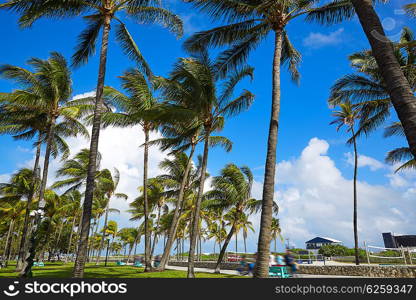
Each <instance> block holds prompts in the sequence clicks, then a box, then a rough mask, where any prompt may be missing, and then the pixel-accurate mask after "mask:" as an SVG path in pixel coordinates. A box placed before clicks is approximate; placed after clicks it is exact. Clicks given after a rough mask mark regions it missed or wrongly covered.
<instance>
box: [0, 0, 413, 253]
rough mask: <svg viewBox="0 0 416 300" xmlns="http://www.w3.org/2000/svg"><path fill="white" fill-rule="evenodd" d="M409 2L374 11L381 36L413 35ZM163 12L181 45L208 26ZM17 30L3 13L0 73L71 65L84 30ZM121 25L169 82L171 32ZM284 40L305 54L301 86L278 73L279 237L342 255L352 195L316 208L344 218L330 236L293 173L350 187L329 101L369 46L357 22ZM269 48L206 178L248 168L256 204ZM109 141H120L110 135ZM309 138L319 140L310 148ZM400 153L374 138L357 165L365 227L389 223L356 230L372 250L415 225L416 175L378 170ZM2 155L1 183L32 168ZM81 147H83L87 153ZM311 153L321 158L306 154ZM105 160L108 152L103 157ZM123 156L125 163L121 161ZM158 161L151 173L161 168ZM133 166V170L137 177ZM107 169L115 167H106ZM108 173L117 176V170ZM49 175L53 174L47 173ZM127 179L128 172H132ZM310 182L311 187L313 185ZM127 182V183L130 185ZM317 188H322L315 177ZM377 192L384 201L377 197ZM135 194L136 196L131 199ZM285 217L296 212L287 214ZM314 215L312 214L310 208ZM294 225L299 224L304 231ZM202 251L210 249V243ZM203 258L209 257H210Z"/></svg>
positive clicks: (177, 52) (88, 80)
mask: <svg viewBox="0 0 416 300" xmlns="http://www.w3.org/2000/svg"><path fill="white" fill-rule="evenodd" d="M407 2H408V1H402V0H399V1H392V3H391V4H389V5H380V6H379V7H378V12H379V14H380V18H381V19H382V21H383V24H384V25H385V29H386V33H387V34H388V35H389V36H391V37H392V38H394V37H395V36H396V35H397V34H398V33H400V28H401V27H402V26H404V25H407V26H410V27H414V22H415V20H411V19H408V18H407V17H406V16H403V15H401V14H400V12H399V11H395V10H396V9H399V8H401V7H402V6H403V5H404V4H405V3H407ZM165 3H167V5H168V6H169V7H171V9H172V10H174V11H175V12H176V13H178V14H179V15H180V16H181V17H182V18H183V20H184V21H185V38H186V37H187V36H189V35H190V34H191V33H192V32H195V31H199V30H203V29H208V28H211V27H212V26H213V24H212V23H211V22H210V20H209V19H208V18H207V17H206V16H205V15H204V14H201V13H198V12H196V11H195V10H193V9H192V8H191V6H190V5H187V4H184V3H182V2H181V1H178V0H176V1H165ZM16 21H17V17H16V15H14V14H11V13H9V12H5V11H1V12H0V25H1V26H0V35H1V36H2V37H3V39H4V42H3V43H2V47H0V63H1V64H4V63H7V64H13V65H19V66H25V62H26V61H27V60H28V59H29V58H30V57H40V58H47V57H48V54H49V52H51V51H58V52H61V53H62V54H63V55H65V56H66V57H67V58H69V57H70V56H71V55H72V53H73V49H74V47H75V45H76V39H77V35H78V34H79V32H80V31H81V30H82V29H83V28H84V23H83V21H82V20H80V19H79V18H74V19H67V20H41V21H39V22H37V23H35V25H34V26H33V27H32V28H30V29H25V30H21V29H19V28H18V26H17V22H16ZM127 23H128V26H129V30H130V32H131V33H132V36H133V37H134V39H135V40H136V42H137V44H138V45H139V47H140V49H141V51H142V53H143V54H144V56H145V57H146V59H147V60H148V63H149V64H150V66H151V67H152V69H153V71H154V73H156V74H158V75H166V74H167V73H168V72H169V71H170V69H171V66H172V64H173V63H174V62H175V60H176V59H177V58H178V57H181V56H185V55H186V54H185V53H184V52H183V50H182V48H181V44H182V41H183V40H177V39H176V38H175V37H174V36H173V35H172V34H170V33H169V32H168V31H167V30H165V29H163V28H161V27H159V26H142V25H137V24H134V23H132V22H130V21H128V22H127ZM288 32H289V36H290V38H291V40H292V42H293V43H294V45H295V47H297V49H298V50H299V51H300V52H301V53H302V54H303V62H302V64H301V68H300V71H301V74H302V78H301V82H300V85H299V86H296V85H295V84H293V83H292V82H291V81H290V77H289V76H288V74H287V72H285V71H284V72H283V75H282V108H281V118H280V132H279V142H278V152H277V156H278V161H279V162H281V161H285V163H283V167H282V168H284V167H285V166H286V169H284V171H283V172H282V173H283V174H286V175H287V176H289V175H290V176H292V177H291V178H281V179H280V177H279V176H280V175H278V178H279V181H280V182H281V184H279V185H277V186H276V191H279V192H278V193H277V195H278V196H277V197H278V198H277V200H278V201H279V203H280V204H281V206H282V214H281V216H280V218H281V222H282V227H283V229H284V231H283V235H284V236H285V237H288V238H290V239H291V240H292V241H294V243H295V244H296V245H297V246H299V247H302V246H303V243H304V241H305V240H306V239H309V238H313V237H314V236H312V235H323V236H331V237H333V238H336V239H341V240H343V241H344V242H345V243H346V244H347V245H351V241H352V234H351V233H350V232H349V230H351V228H349V227H348V226H350V223H349V221H348V220H349V219H350V211H345V210H343V209H344V208H345V209H351V205H350V206H348V205H349V204H350V203H349V202H348V205H347V201H349V200H347V199H350V196H349V193H350V191H349V190H348V189H346V190H343V189H340V190H338V192H339V193H343V197H345V199H346V200H345V201H346V202H345V203H344V204H345V206H344V204H342V205H341V204H336V201H334V203H335V204H334V205H335V206H334V209H332V208H331V207H326V206H325V205H326V204H328V205H331V201H332V200H331V199H325V200H322V199H324V198H325V197H320V199H321V202H322V203H324V204H325V205H324V206H322V211H321V212H322V214H327V216H326V217H327V218H328V219H331V220H333V222H336V220H339V219H340V218H341V219H342V220H345V227H340V228H337V229H335V228H334V229H333V230H332V229H331V228H330V227H329V228H328V226H324V225H323V224H326V223H324V222H321V221H320V216H319V213H318V214H317V215H316V217H313V216H310V215H309V214H308V213H307V212H305V211H304V209H305V210H308V209H311V206H314V202H313V201H312V202H309V201H310V199H309V198H308V197H309V196H308V195H309V194H310V193H309V192H310V191H311V190H314V189H316V190H317V191H319V190H320V188H322V182H316V183H314V184H316V185H315V186H313V187H310V186H308V185H309V183H308V182H306V183H305V184H303V183H301V182H302V180H299V181H298V180H297V179H298V176H299V178H300V177H302V174H307V170H305V169H302V168H300V167H295V166H297V165H299V163H300V162H302V161H305V159H306V158H305V157H309V158H311V160H314V162H315V163H317V165H316V167H317V169H316V170H315V171H314V172H316V173H317V174H318V173H320V172H321V173H325V172H328V173H327V174H331V172H332V171H334V172H335V173H336V174H338V173H337V172H339V174H338V175H339V176H340V177H339V179H340V181H342V183H340V181H338V184H344V183H345V184H346V188H347V187H348V188H349V187H350V185H349V182H350V181H349V180H350V179H351V178H352V167H351V164H349V163H348V159H347V158H348V157H347V155H348V154H347V153H348V152H350V151H351V148H350V147H348V146H346V145H345V140H346V139H347V136H346V135H345V134H344V133H342V132H336V130H335V128H334V126H330V125H329V122H330V121H331V119H332V118H331V111H330V110H329V108H328V106H327V104H326V100H327V97H328V93H329V89H330V87H331V85H332V84H333V83H334V81H335V80H336V79H338V78H340V77H341V76H343V75H345V74H348V73H350V72H351V71H352V70H351V68H350V67H349V62H348V59H347V57H348V55H350V54H351V53H354V52H356V51H360V50H363V49H367V48H368V42H367V40H366V39H365V36H364V34H363V32H362V30H361V27H360V24H359V22H358V20H356V19H354V20H351V21H349V22H344V23H342V24H339V25H336V26H331V27H323V26H320V25H316V24H305V23H304V22H303V20H301V19H300V20H298V21H295V22H294V23H293V24H290V25H289V26H288ZM272 46H273V40H272V37H271V36H269V38H268V39H267V40H266V41H265V42H263V43H262V45H261V46H260V47H259V48H258V49H257V50H256V51H254V52H253V53H252V55H251V57H250V59H249V64H250V65H252V66H254V67H255V78H254V81H253V82H249V81H246V82H244V83H243V84H242V85H241V88H246V89H248V90H250V91H251V92H253V93H254V94H255V95H256V100H255V103H254V104H253V106H252V107H251V108H250V110H249V111H248V112H245V113H243V114H241V115H240V116H238V117H235V118H233V119H230V120H228V121H227V123H226V126H225V129H224V131H223V132H222V135H225V136H227V137H229V138H230V139H231V140H232V141H233V142H234V148H233V151H232V152H231V153H228V154H225V153H224V151H223V150H221V149H214V150H213V151H212V152H211V154H210V159H209V172H210V173H211V174H212V175H216V174H217V173H218V171H219V170H220V168H222V167H223V166H224V165H225V164H226V163H229V162H234V163H236V164H237V165H243V164H245V165H248V166H249V167H251V168H252V169H253V172H254V173H255V176H256V181H257V183H258V186H257V190H256V191H254V194H255V196H257V197H260V196H261V182H262V180H263V172H264V168H263V166H264V162H265V161H264V160H265V150H266V141H267V130H268V124H269V114H270V100H271V62H272V51H273V49H272ZM129 67H134V63H132V62H131V61H129V60H128V59H127V58H126V57H124V55H123V54H122V53H121V51H120V49H119V46H118V45H117V43H116V42H115V41H114V39H112V41H111V43H110V48H109V60H108V69H107V70H108V72H107V77H106V84H107V85H111V86H114V87H119V80H118V79H117V76H119V75H121V73H122V72H123V71H124V70H126V69H127V68H129ZM97 70H98V60H97V55H96V56H94V57H92V58H91V59H90V61H89V63H88V64H87V65H85V66H82V67H80V68H78V69H76V70H74V71H73V81H74V95H78V94H83V93H87V92H91V91H93V90H94V89H95V85H96V73H97ZM11 89H13V85H12V84H11V83H10V82H7V81H5V80H2V79H0V91H2V92H3V91H10V90H11ZM117 132H122V131H117ZM113 133H114V134H116V133H115V132H113ZM123 134H126V136H127V135H128V134H130V133H126V131H124V132H122V134H121V135H118V136H117V137H118V138H119V139H120V140H117V141H114V143H118V144H119V146H118V148H119V149H120V151H121V153H116V150H115V148H117V147H114V148H113V149H111V143H110V145H109V148H110V149H109V153H111V154H113V155H114V156H117V157H120V156H123V155H124V154H125V152H126V151H131V149H128V150H127V148H130V147H129V143H128V141H127V140H126V139H127V138H126V137H123ZM116 135H117V134H116ZM313 138H317V139H314V140H311V139H313ZM102 140H103V139H102ZM72 142H73V143H74V145H75V144H77V143H78V142H79V141H77V140H73V141H72ZM124 143H125V144H124ZM404 143H405V142H404V141H403V140H400V139H393V138H390V139H384V138H383V137H382V133H381V131H380V132H376V133H374V134H373V135H371V136H370V137H369V138H368V139H362V140H360V141H359V152H360V153H361V154H362V155H364V156H363V157H362V167H361V168H360V170H359V172H360V174H359V178H360V180H361V181H362V185H363V190H366V189H368V195H366V197H369V198H371V199H367V198H365V199H364V197H363V200H362V201H367V203H373V202H374V205H371V206H370V207H369V208H368V211H365V212H363V213H362V221H363V224H364V223H366V222H367V221H369V220H370V221H371V220H373V218H375V219H377V220H384V218H386V219H385V222H384V221H383V222H382V224H380V226H378V227H376V228H374V229H371V230H370V229H369V227H368V226H363V227H362V229H361V230H362V235H363V236H364V237H365V239H367V240H369V241H371V242H373V243H377V244H378V245H381V244H380V243H381V234H380V233H381V231H400V232H402V233H412V232H410V231H411V228H412V227H413V228H414V226H412V225H414V224H412V222H411V219H412V217H411V216H412V215H413V220H414V211H415V208H416V205H415V202H414V201H410V200H409V199H408V198H406V197H408V196H409V195H411V194H409V193H413V190H412V189H413V188H414V187H413V183H412V182H413V175H412V174H411V173H406V174H402V175H393V174H392V169H391V167H389V166H386V165H384V164H383V161H384V157H385V154H386V153H387V152H388V151H389V150H391V149H393V148H394V147H399V146H402V145H404ZM80 144H82V143H81V142H79V143H78V144H77V145H76V146H74V148H75V149H77V147H78V146H79V147H80ZM0 145H1V146H0V156H1V157H3V159H2V160H1V163H0V179H3V180H4V179H7V177H8V176H9V175H10V174H11V173H12V172H14V171H15V170H16V169H17V168H19V167H21V166H29V165H30V160H31V159H32V156H33V153H32V152H31V151H30V149H31V143H30V142H16V141H13V140H12V138H10V137H8V136H0ZM83 145H84V146H85V143H83ZM103 147H104V146H103ZM312 148H313V149H318V150H317V151H312V150H311V149H312ZM308 149H309V150H311V152H313V153H315V155H314V156H308V155H306V154H305V153H306V152H308V151H309V150H308ZM325 149H326V150H325ZM134 151H135V150H134ZM138 151H139V150H138ZM302 151H303V154H302ZM104 152H106V151H105V150H104ZM155 152H156V151H155ZM111 154H109V155H108V156H110V155H111ZM136 154H137V153H136ZM136 154H135V155H136ZM304 154H305V155H304ZM132 155H133V154H132ZM125 156H126V157H128V155H127V154H125ZM134 157H135V156H134ZM155 157H156V158H163V157H164V156H163V154H162V153H158V154H157V155H155ZM156 158H155V162H154V165H155V166H156V165H157V161H156V160H157V159H156ZM321 158H324V159H323V161H322V162H320V160H321ZM104 159H105V158H104ZM115 161H117V160H115ZM123 163H125V164H126V165H128V167H127V169H126V172H127V171H128V170H130V171H131V174H133V173H134V172H136V173H137V172H140V170H141V169H140V166H141V161H140V160H138V161H137V162H133V161H127V162H126V161H124V162H120V164H123ZM321 163H322V165H321ZM285 164H286V165H285ZM288 164H290V166H288ZM56 165H58V162H56ZM132 165H135V167H133V166H132ZM304 165H308V163H307V162H304ZM312 165H313V164H312ZM108 166H109V167H111V161H110V159H109V162H108ZM114 166H115V167H118V168H120V166H118V165H114ZM321 166H328V167H329V168H330V170H329V171H327V170H326V169H324V167H322V169H321ZM53 168H54V167H53V166H52V172H53ZM121 169H123V168H121ZM133 169H134V172H133V171H132V170H133ZM156 169H157V168H156V167H155V174H157V170H156ZM295 169H296V170H297V172H302V174H299V173H296V172H294V170H295ZM278 170H279V168H278ZM278 172H279V171H278ZM335 173H334V174H335ZM126 174H127V173H126ZM313 174H314V173H312V177H314V176H313ZM136 175H137V178H140V176H141V175H140V174H136ZM338 175H334V176H335V177H336V176H338ZM51 176H53V174H52V175H51ZM122 176H123V172H122ZM128 176H129V175H126V177H128ZM132 176H133V175H132ZM134 176H135V175H134ZM282 176H283V175H282ZM316 178H319V175H317V176H316ZM316 178H315V179H316ZM312 179H314V178H311V180H310V183H311V184H312V183H313V180H312ZM400 180H405V181H406V182H405V183H403V181H401V182H402V183H403V184H395V183H394V182H396V183H397V182H399V181H400ZM392 182H393V183H392ZM134 184H135V183H134V182H129V183H126V185H125V186H126V187H127V186H129V188H131V187H132V186H133V185H134ZM136 186H137V185H136ZM295 190H296V191H298V195H300V196H299V197H298V198H299V199H297V200H295V201H297V202H296V203H298V204H297V205H293V202H291V201H290V199H292V198H290V197H291V195H292V196H293V193H295V194H296V192H294V191H295ZM370 190H371V191H375V190H377V193H373V192H371V191H370ZM380 191H384V192H381V193H380V194H379V192H380ZM331 192H334V195H333V197H334V198H335V197H339V195H338V194H337V193H338V192H337V190H334V191H331ZM359 192H360V191H359ZM131 193H132V194H134V189H133V190H132V192H131ZM389 193H391V197H390V198H387V199H384V202H381V203H380V201H382V200H380V199H375V198H374V197H379V195H381V194H382V195H384V196H386V195H390V194H389ZM405 193H407V194H405ZM376 195H377V196H376ZM132 196H133V195H132ZM380 197H381V196H380ZM401 197H404V198H403V199H405V200H404V201H398V200H399V199H402V198H401ZM295 198H296V197H295ZM391 198H397V199H395V200H397V202H401V204H399V203H389V201H390V200H391ZM288 199H289V200H288ZM389 199H390V200H389ZM351 203H352V201H351ZM117 205H118V204H117ZM386 205H387V206H386ZM125 206H126V204H120V207H121V208H124V207H125ZM399 206H400V207H399ZM291 207H294V208H293V209H292V210H291V209H290V208H291ZM318 207H319V205H318ZM386 207H388V209H397V210H398V211H399V214H401V216H400V217H397V218H396V217H395V218H394V222H393V221H392V220H390V219H389V218H388V215H389V214H387V215H386V213H385V209H386ZM313 209H316V207H315V208H313ZM313 209H312V210H313ZM326 210H327V211H326ZM382 211H384V212H382ZM406 211H409V212H406ZM411 211H413V212H411ZM289 212H290V213H289ZM379 213H380V215H379ZM368 214H370V215H371V218H370V217H368ZM303 216H304V217H303ZM326 217H325V218H326ZM113 218H114V219H116V220H118V221H119V222H120V223H121V224H122V225H129V226H132V224H130V223H128V221H126V219H127V215H126V214H124V213H123V214H121V215H119V216H113ZM252 218H253V223H254V224H257V223H258V216H254V217H252ZM297 219H299V220H297ZM300 219H303V221H302V220H300ZM295 221H296V222H295ZM343 222H344V221H343ZM375 222H376V221H372V222H370V224H373V225H374V224H375ZM340 223H341V222H340ZM383 224H385V225H383ZM370 227H371V226H370ZM299 228H301V229H302V230H300V229H299ZM413 233H414V232H413ZM308 237H309V238H308ZM256 239H257V236H256V235H253V236H252V237H251V238H250V240H249V250H250V251H255V244H256ZM240 240H241V239H240ZM207 247H209V243H208V244H207ZM206 251H209V249H207V250H206Z"/></svg>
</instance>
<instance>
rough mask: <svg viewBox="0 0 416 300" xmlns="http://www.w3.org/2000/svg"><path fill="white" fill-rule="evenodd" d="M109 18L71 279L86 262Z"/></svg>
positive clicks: (105, 31) (76, 276) (102, 48)
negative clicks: (79, 231)
mask: <svg viewBox="0 0 416 300" xmlns="http://www.w3.org/2000/svg"><path fill="white" fill-rule="evenodd" d="M110 22H111V16H110V15H106V16H105V19H104V28H103V35H102V44H101V53H100V67H99V71H98V81H97V91H96V96H95V107H94V119H93V124H92V131H91V144H90V155H89V162H88V172H87V183H86V188H85V199H84V205H83V206H84V207H83V215H82V224H81V226H82V228H81V235H80V238H79V246H78V253H77V258H76V260H75V265H74V270H73V277H74V278H82V277H84V267H85V261H86V260H87V249H88V236H89V233H90V223H91V210H92V201H93V197H94V188H95V174H96V172H97V154H98V140H99V137H100V128H101V113H102V107H103V99H102V95H103V90H104V80H105V73H106V66H107V52H108V38H109V33H110Z"/></svg>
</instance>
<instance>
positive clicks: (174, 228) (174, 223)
mask: <svg viewBox="0 0 416 300" xmlns="http://www.w3.org/2000/svg"><path fill="white" fill-rule="evenodd" d="M195 146H196V145H195V144H192V148H191V152H190V153H189V158H188V163H187V165H186V168H185V172H184V174H183V177H182V182H181V186H180V188H179V195H178V202H177V203H176V207H175V212H174V213H173V218H172V224H171V226H170V228H169V233H168V240H167V242H166V246H165V249H164V251H163V255H162V258H161V261H160V265H159V267H158V269H157V270H158V271H163V270H165V267H166V264H167V262H168V260H169V256H170V251H171V249H172V245H173V243H174V242H175V237H176V232H177V230H178V224H179V217H180V209H181V207H182V203H183V198H184V195H185V187H186V185H187V184H188V177H189V173H190V171H191V168H192V158H193V156H194V153H195Z"/></svg>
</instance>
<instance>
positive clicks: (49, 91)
mask: <svg viewBox="0 0 416 300" xmlns="http://www.w3.org/2000/svg"><path fill="white" fill-rule="evenodd" d="M28 64H29V65H31V66H32V67H33V69H34V71H33V72H31V71H29V70H26V69H23V68H20V67H17V66H12V65H3V66H1V67H0V74H1V76H3V77H5V78H7V79H11V80H13V81H15V82H16V83H17V84H18V85H19V86H20V87H22V88H23V89H22V90H16V91H14V92H13V93H11V94H9V95H8V97H9V102H11V103H12V104H13V105H14V106H15V107H26V110H27V109H31V110H32V111H34V112H36V115H35V116H32V117H36V116H39V115H40V116H42V119H41V120H44V121H45V122H46V124H45V125H44V126H45V127H44V129H43V130H41V129H40V128H39V127H34V128H33V129H31V128H29V127H27V126H26V127H21V129H22V130H26V131H27V130H28V132H27V133H28V135H27V136H31V135H32V136H33V134H34V132H36V131H39V138H38V140H39V142H44V143H45V144H46V150H45V159H44V165H43V174H42V181H41V183H40V189H39V206H40V208H43V206H44V201H43V200H44V199H43V197H44V193H45V189H46V184H47V178H48V169H49V160H50V156H51V155H52V156H53V157H56V156H57V155H58V154H59V153H63V157H64V158H65V157H67V156H68V155H69V149H68V146H67V144H66V142H65V140H64V139H63V137H68V136H77V135H78V134H81V135H84V136H88V132H87V130H86V129H85V127H84V126H83V125H82V124H81V123H80V122H79V121H78V118H79V117H80V116H81V114H82V107H80V106H79V105H76V104H74V103H73V102H72V101H70V97H71V94H72V81H71V72H70V70H69V68H68V66H67V63H66V60H65V58H64V57H63V56H62V55H60V54H59V53H57V52H52V53H51V56H50V58H49V59H47V60H41V59H38V58H32V59H30V60H29V61H28ZM19 111H21V110H20V109H17V110H14V112H17V113H18V112H19ZM12 125H13V124H12ZM17 125H19V123H17ZM42 135H43V136H42ZM31 198H33V195H31V197H29V199H30V201H31ZM25 223H26V226H25V229H26V231H27V226H28V218H26V221H25ZM24 239H26V235H23V236H22V242H21V247H20V251H19V252H20V253H21V254H23V253H24V247H25V244H26V243H25V242H24ZM21 259H23V258H22V256H21V257H20V260H21ZM18 267H19V266H18Z"/></svg>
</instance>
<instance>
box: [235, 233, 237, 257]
mask: <svg viewBox="0 0 416 300" xmlns="http://www.w3.org/2000/svg"><path fill="white" fill-rule="evenodd" d="M235 255H236V256H237V255H238V232H236V233H235Z"/></svg>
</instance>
